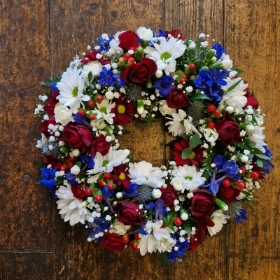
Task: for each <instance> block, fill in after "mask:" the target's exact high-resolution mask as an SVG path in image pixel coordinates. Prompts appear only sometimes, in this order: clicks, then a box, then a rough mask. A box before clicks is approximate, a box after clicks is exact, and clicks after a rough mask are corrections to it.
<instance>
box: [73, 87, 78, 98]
mask: <svg viewBox="0 0 280 280" xmlns="http://www.w3.org/2000/svg"><path fill="white" fill-rule="evenodd" d="M78 90H79V89H78V87H74V88H73V90H72V95H73V96H74V97H77V96H78Z"/></svg>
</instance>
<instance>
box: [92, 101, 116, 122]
mask: <svg viewBox="0 0 280 280" xmlns="http://www.w3.org/2000/svg"><path fill="white" fill-rule="evenodd" d="M96 106H97V109H95V110H92V111H93V113H95V114H97V115H96V119H97V120H99V119H103V120H105V121H106V122H107V123H109V124H113V123H114V120H113V118H114V116H115V114H114V113H111V110H112V109H113V108H114V107H115V106H116V103H112V102H111V101H109V100H108V99H106V98H105V99H103V100H102V102H101V103H96Z"/></svg>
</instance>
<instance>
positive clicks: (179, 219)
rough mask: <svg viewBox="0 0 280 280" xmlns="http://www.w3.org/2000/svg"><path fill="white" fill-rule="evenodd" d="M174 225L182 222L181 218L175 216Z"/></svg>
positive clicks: (179, 224)
mask: <svg viewBox="0 0 280 280" xmlns="http://www.w3.org/2000/svg"><path fill="white" fill-rule="evenodd" d="M173 223H174V225H175V226H177V227H179V226H181V225H182V224H183V222H182V219H181V218H180V217H175V218H174V220H173Z"/></svg>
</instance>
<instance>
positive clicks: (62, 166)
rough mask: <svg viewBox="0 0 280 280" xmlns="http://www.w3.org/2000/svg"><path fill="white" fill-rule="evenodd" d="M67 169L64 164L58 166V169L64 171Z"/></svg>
mask: <svg viewBox="0 0 280 280" xmlns="http://www.w3.org/2000/svg"><path fill="white" fill-rule="evenodd" d="M67 169H68V168H67V166H66V165H61V166H60V168H59V170H60V171H64V172H65V171H67Z"/></svg>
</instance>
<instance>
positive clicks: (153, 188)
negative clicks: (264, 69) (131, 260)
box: [35, 27, 273, 262]
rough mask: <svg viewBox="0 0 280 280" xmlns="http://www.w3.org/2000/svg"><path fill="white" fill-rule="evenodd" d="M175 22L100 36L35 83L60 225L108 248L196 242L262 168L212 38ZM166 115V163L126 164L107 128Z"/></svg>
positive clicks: (249, 191) (245, 93)
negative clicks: (45, 89)
mask: <svg viewBox="0 0 280 280" xmlns="http://www.w3.org/2000/svg"><path fill="white" fill-rule="evenodd" d="M208 37H209V36H206V35H205V34H203V33H202V34H200V35H199V38H198V40H191V39H190V38H186V35H185V34H183V33H181V32H180V31H179V30H172V31H170V32H169V31H163V30H158V32H157V33H155V32H153V31H152V30H151V29H149V28H146V27H140V28H138V29H137V30H136V31H132V30H129V31H122V32H117V33H116V34H115V35H114V36H112V37H110V36H108V35H107V34H102V35H101V36H100V37H98V43H99V45H97V46H94V47H93V48H92V47H90V46H88V48H87V52H85V53H83V54H82V58H79V57H78V56H77V57H75V58H74V60H73V61H72V62H71V63H70V66H69V67H68V68H67V70H66V71H65V72H63V73H62V74H59V75H56V76H55V77H53V78H52V79H51V80H50V81H48V82H45V83H43V84H44V85H47V86H50V88H51V93H50V94H44V95H40V96H39V100H40V101H41V102H40V104H38V105H37V108H36V109H35V114H36V115H39V116H41V117H42V118H43V120H42V123H41V125H40V131H41V135H42V138H41V140H38V142H37V147H38V148H40V149H41V150H42V153H43V163H42V166H41V167H42V168H41V180H40V181H39V183H41V184H43V185H45V186H46V187H47V188H48V189H49V191H50V192H51V194H52V196H53V197H54V198H55V199H57V202H56V203H57V208H58V209H59V210H60V211H59V213H60V214H61V216H62V218H63V219H64V221H65V222H68V221H69V222H70V225H71V226H74V225H75V224H77V223H81V224H83V225H84V226H85V228H86V229H87V230H88V238H87V240H88V241H98V242H100V243H101V246H103V247H105V248H108V249H110V250H114V251H120V250H124V249H125V248H133V249H134V250H135V251H136V252H140V254H141V255H142V256H143V255H145V254H146V253H147V252H149V253H152V252H158V254H159V255H160V257H161V258H162V259H163V260H165V261H167V262H169V261H171V260H172V261H177V260H179V259H180V258H181V257H182V256H183V253H184V252H185V251H186V250H195V249H196V248H197V247H198V245H199V244H201V243H202V242H203V241H204V239H205V237H206V236H213V235H215V234H216V233H217V232H219V231H220V230H221V229H222V227H223V225H224V224H227V223H228V222H229V219H230V218H231V217H233V218H234V220H235V222H237V223H239V222H240V221H242V220H247V217H246V211H245V210H244V209H243V205H244V204H246V203H249V202H251V201H252V200H254V198H253V192H254V190H255V189H258V188H259V187H260V181H262V180H263V179H264V177H265V174H267V173H268V172H269V171H270V170H271V169H272V168H273V165H272V158H271V156H272V154H271V152H270V151H269V150H268V149H267V144H266V143H265V142H264V135H263V129H264V127H263V126H262V125H263V114H261V110H260V108H259V104H258V101H257V99H256V98H255V96H254V95H253V94H252V93H251V92H250V90H249V89H248V84H247V83H246V82H244V81H243V80H242V78H241V77H239V74H240V73H242V71H241V70H239V69H237V68H234V67H233V63H232V60H230V57H229V56H228V55H227V54H225V49H224V48H223V47H222V46H221V44H220V43H218V42H215V43H214V44H213V46H212V47H211V48H210V47H209V46H208V45H209V43H208V40H207V39H208ZM162 117H163V118H165V120H166V126H167V127H168V131H169V132H170V133H171V134H172V136H173V137H174V141H172V142H171V143H170V146H171V149H172V153H173V160H172V161H169V163H168V166H161V167H153V166H152V164H151V163H149V162H146V161H140V162H133V159H132V157H131V156H130V151H129V150H127V149H121V148H120V145H119V141H118V136H119V135H122V134H124V133H126V132H127V131H125V130H124V129H123V126H124V125H125V124H126V123H129V122H130V121H131V120H132V119H136V120H138V121H142V122H153V121H156V120H159V119H160V118H162Z"/></svg>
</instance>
